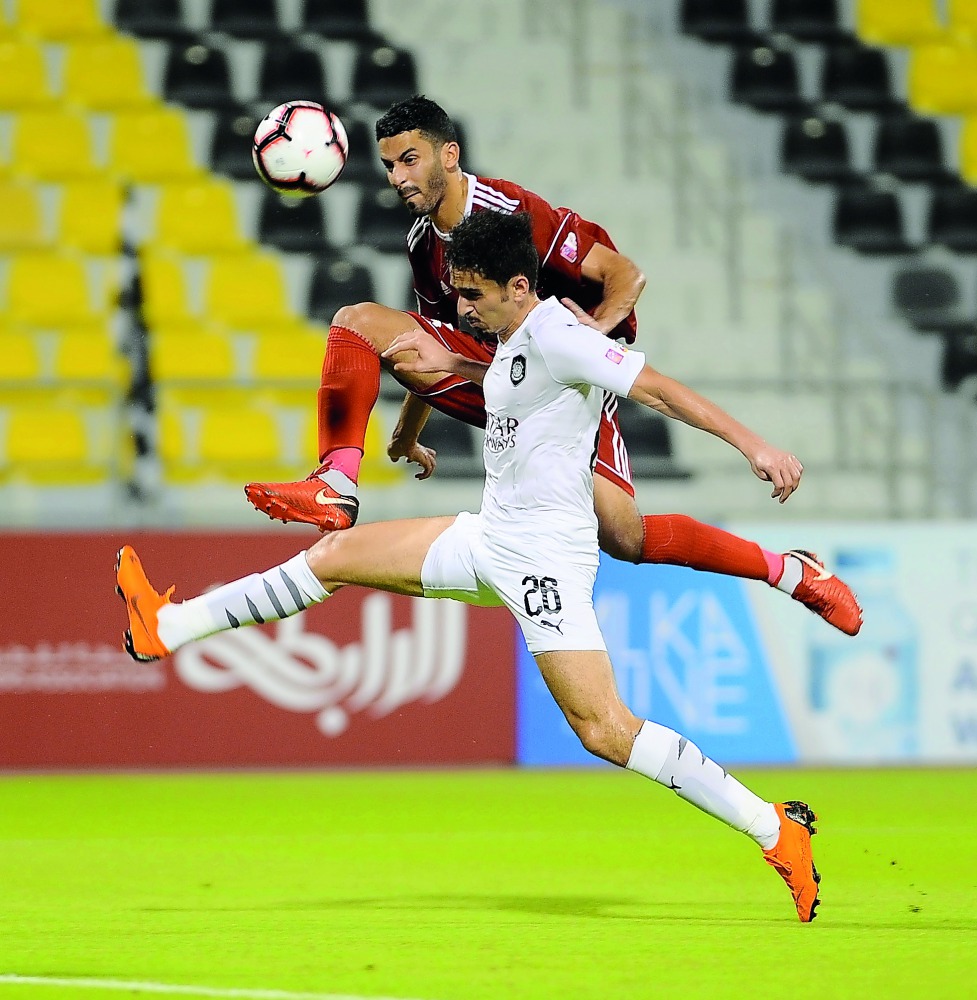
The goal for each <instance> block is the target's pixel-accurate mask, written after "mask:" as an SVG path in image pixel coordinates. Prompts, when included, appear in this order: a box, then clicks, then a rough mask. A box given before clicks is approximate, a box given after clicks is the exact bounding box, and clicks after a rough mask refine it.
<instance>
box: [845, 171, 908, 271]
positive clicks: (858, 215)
mask: <svg viewBox="0 0 977 1000" xmlns="http://www.w3.org/2000/svg"><path fill="white" fill-rule="evenodd" d="M834 237H835V240H836V241H837V242H838V243H840V244H841V245H842V246H847V247H850V248H851V249H852V250H857V251H858V252H859V253H866V254H899V253H908V252H909V251H910V250H911V249H912V247H911V246H910V245H909V244H908V243H907V241H906V238H905V235H904V230H903V219H902V209H901V207H900V205H899V200H898V198H897V197H896V196H895V195H894V194H893V193H892V192H891V191H881V190H878V189H876V188H873V187H869V186H867V185H853V186H850V187H846V188H843V189H842V190H841V191H839V193H838V197H837V200H836V202H835V211H834Z"/></svg>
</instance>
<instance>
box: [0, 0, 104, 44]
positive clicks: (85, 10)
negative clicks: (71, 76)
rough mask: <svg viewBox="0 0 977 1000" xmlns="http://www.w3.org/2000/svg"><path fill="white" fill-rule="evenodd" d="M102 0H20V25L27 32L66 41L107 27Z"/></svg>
mask: <svg viewBox="0 0 977 1000" xmlns="http://www.w3.org/2000/svg"><path fill="white" fill-rule="evenodd" d="M98 8H99V4H98V0H17V16H16V22H15V23H16V25H17V27H18V28H19V29H20V30H21V31H23V32H24V33H25V34H29V35H37V36H38V37H40V38H44V39H53V40H62V39H67V38H78V37H84V36H86V35H98V34H101V33H102V32H104V31H105V30H106V26H105V24H104V22H103V21H102V18H101V16H100V14H99V9H98Z"/></svg>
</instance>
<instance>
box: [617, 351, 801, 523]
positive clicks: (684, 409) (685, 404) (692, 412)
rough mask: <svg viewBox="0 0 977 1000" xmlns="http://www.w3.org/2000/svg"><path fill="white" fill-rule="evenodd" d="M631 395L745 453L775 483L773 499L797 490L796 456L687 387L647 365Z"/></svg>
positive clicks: (798, 466)
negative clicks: (776, 445) (781, 448)
mask: <svg viewBox="0 0 977 1000" xmlns="http://www.w3.org/2000/svg"><path fill="white" fill-rule="evenodd" d="M628 396H629V397H630V398H631V399H633V400H635V401H636V402H639V403H643V404H644V405H645V406H649V407H651V408H652V409H653V410H657V411H658V412H659V413H663V414H665V416H667V417H672V418H673V419H675V420H681V421H682V422H683V423H686V424H689V425H690V426H692V427H698V428H699V429H700V430H703V431H708V432H709V433H710V434H715V435H716V437H718V438H722V440H723V441H726V442H727V443H728V444H731V445H732V446H733V447H734V448H736V449H737V451H740V452H742V454H743V455H744V456H745V458H746V460H747V461H748V462H749V463H750V467H751V468H752V469H753V472H754V474H755V475H756V476H757V477H758V478H760V479H763V480H765V481H767V482H770V483H772V484H773V492H772V493H771V494H770V495H771V496H772V497H774V498H776V499H778V500H779V501H780V502H781V503H784V501H785V500H786V499H787V498H788V497H789V496H790V495H791V493H793V492H794V490H796V489H797V487H798V485H799V484H800V481H801V474H802V473H803V471H804V467H803V466H802V465H801V463H800V462H799V461H798V459H797V458H796V456H794V455H792V454H791V453H790V452H787V451H781V450H780V449H779V448H774V447H773V446H772V445H769V444H767V442H766V441H764V440H763V438H762V437H760V436H759V434H755V433H754V432H753V431H751V430H750V429H749V428H748V427H745V426H744V425H743V424H741V423H740V422H739V421H738V420H735V419H734V418H733V417H731V416H730V415H729V414H728V413H727V412H726V411H725V410H723V409H722V408H721V407H719V406H717V405H716V404H715V403H713V402H711V401H710V400H708V399H706V398H705V396H700V395H699V394H698V393H697V392H695V391H694V390H692V389H690V388H689V387H688V386H687V385H683V384H682V383H681V382H677V381H676V380H675V379H673V378H668V376H666V375H662V374H661V372H657V371H655V369H654V368H651V367H650V366H648V365H646V366H645V367H644V368H643V369H642V371H641V372H640V373H639V375H638V377H637V379H636V380H635V382H634V385H633V386H632V388H631V391H630V392H629V393H628Z"/></svg>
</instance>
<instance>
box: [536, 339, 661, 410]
mask: <svg viewBox="0 0 977 1000" xmlns="http://www.w3.org/2000/svg"><path fill="white" fill-rule="evenodd" d="M533 339H534V340H535V341H536V345H537V347H538V348H539V353H540V354H541V355H542V356H543V360H544V361H545V362H546V367H547V368H548V369H549V372H550V374H551V375H552V376H553V378H554V379H556V381H557V382H562V383H563V384H564V385H579V384H580V383H585V384H587V385H595V386H597V387H598V388H599V389H605V390H607V391H608V392H614V393H617V395H618V396H626V395H627V394H628V393H629V392H630V391H631V386H633V385H634V381H635V379H636V378H637V377H638V373H639V372H640V371H641V369H642V368H644V366H645V356H644V353H643V352H642V351H629V350H628V349H627V348H626V347H623V346H622V345H620V344H618V343H617V342H616V341H613V340H608V339H607V337H605V336H604V335H603V334H602V333H598V332H597V331H596V330H593V329H591V328H590V327H589V326H583V325H582V324H580V323H576V322H574V323H567V324H563V323H557V324H552V325H551V324H547V326H546V328H545V329H540V330H537V331H536V332H535V333H534V335H533Z"/></svg>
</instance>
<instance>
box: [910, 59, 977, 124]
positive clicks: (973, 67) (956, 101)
mask: <svg viewBox="0 0 977 1000" xmlns="http://www.w3.org/2000/svg"><path fill="white" fill-rule="evenodd" d="M908 84H909V100H910V103H911V104H912V106H913V107H914V108H915V110H917V111H921V112H924V113H928V114H936V115H954V114H969V113H971V112H977V49H975V48H973V47H972V46H971V45H964V44H942V45H941V44H934V45H921V46H919V47H918V48H916V49H914V50H913V52H912V56H911V58H910V62H909V79H908Z"/></svg>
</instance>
